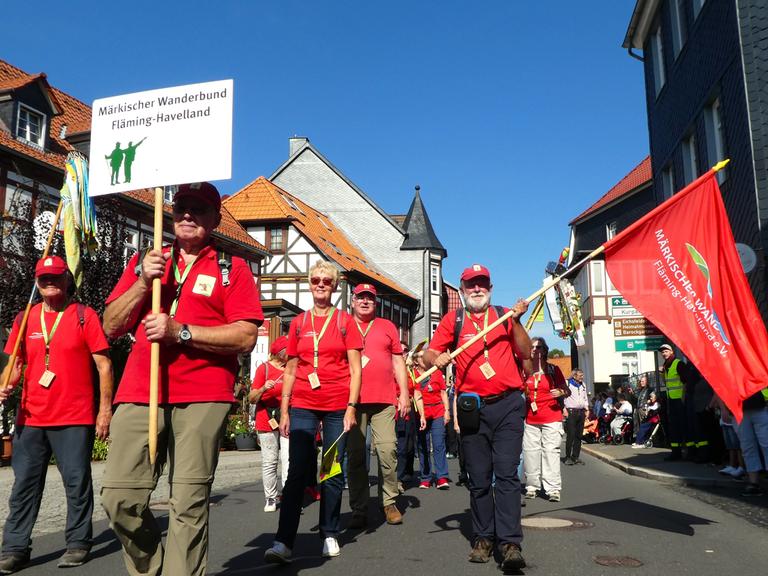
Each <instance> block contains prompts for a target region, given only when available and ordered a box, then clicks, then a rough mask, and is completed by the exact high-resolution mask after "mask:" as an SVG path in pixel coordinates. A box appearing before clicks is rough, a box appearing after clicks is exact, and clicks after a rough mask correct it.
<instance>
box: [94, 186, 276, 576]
mask: <svg viewBox="0 0 768 576" xmlns="http://www.w3.org/2000/svg"><path fill="white" fill-rule="evenodd" d="M220 207H221V198H220V196H219V192H218V190H216V188H215V187H214V186H213V185H211V184H209V183H207V182H204V183H200V184H185V185H183V186H180V187H179V189H178V191H177V192H176V195H175V197H174V204H173V230H174V234H175V240H174V242H173V245H172V246H169V247H166V248H164V249H163V250H151V251H149V252H148V253H147V254H146V255H144V256H143V258H141V259H140V255H139V254H137V255H134V257H133V258H131V261H130V262H129V263H128V266H127V268H126V269H125V272H124V273H123V276H122V277H121V278H120V280H119V281H118V283H117V286H115V288H114V290H113V291H112V294H111V295H110V296H109V298H108V299H107V307H106V310H105V312H104V328H105V330H106V332H107V334H109V335H110V336H112V337H117V336H120V335H123V334H126V333H131V334H133V335H134V337H135V339H136V342H135V344H134V345H133V349H132V350H131V353H130V355H129V356H128V362H127V364H126V367H125V371H124V373H123V377H122V380H121V382H120V387H119V388H118V392H117V395H116V398H115V404H116V406H117V407H116V409H115V415H114V419H113V422H112V446H111V448H110V451H109V457H108V459H107V465H106V470H105V472H104V479H103V482H102V485H103V488H102V503H103V505H104V509H105V510H106V512H107V515H108V516H109V518H110V521H111V524H112V529H113V530H114V531H115V534H116V535H117V537H118V539H119V540H120V542H121V543H122V545H123V552H124V554H123V557H124V560H125V563H126V567H127V569H128V572H129V573H130V574H152V575H156V574H160V573H161V572H162V573H164V574H185V575H202V574H205V571H206V565H207V560H208V502H209V498H210V491H211V484H212V482H213V476H214V472H215V470H216V464H217V462H218V455H219V445H220V443H221V428H222V425H223V424H224V420H225V419H226V417H227V414H228V413H229V410H230V407H231V405H232V402H233V400H234V395H233V392H234V383H235V376H236V373H237V370H238V354H245V353H248V352H250V351H251V350H252V349H253V346H254V344H255V342H256V337H257V335H258V327H259V325H260V324H261V322H262V321H263V314H262V311H261V305H260V303H259V291H258V289H257V287H256V283H255V282H254V279H253V276H252V274H251V270H250V268H249V266H248V264H247V263H246V262H245V261H244V260H242V259H240V258H234V257H232V258H230V257H228V256H227V255H226V254H223V253H221V252H217V250H216V247H215V246H214V245H213V243H212V241H211V233H212V232H213V231H214V229H215V228H216V227H217V226H218V225H219V222H220V221H221V215H220V213H219V210H220ZM155 278H160V279H161V282H162V289H161V312H160V313H159V314H152V313H151V297H150V295H151V293H152V281H153V280H154V279H155ZM153 342H159V343H160V382H159V412H160V414H159V423H158V449H157V461H156V463H155V465H154V466H152V465H151V464H150V462H149V457H148V440H147V420H148V416H149V407H148V403H149V372H150V344H151V343H153ZM166 461H167V462H168V464H169V473H168V475H169V480H170V483H171V491H172V494H173V498H171V500H170V514H169V520H168V537H167V541H166V548H165V551H164V550H163V545H162V541H161V532H162V531H161V529H160V526H159V525H158V524H157V522H156V521H155V518H154V516H153V515H152V513H151V512H150V510H149V498H150V495H151V493H152V491H153V490H154V488H155V486H156V485H157V480H158V478H159V476H160V473H161V471H162V469H163V466H164V465H165V463H166Z"/></svg>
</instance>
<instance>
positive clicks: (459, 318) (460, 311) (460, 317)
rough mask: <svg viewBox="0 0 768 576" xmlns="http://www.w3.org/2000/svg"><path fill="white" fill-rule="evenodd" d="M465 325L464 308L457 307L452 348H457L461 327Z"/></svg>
mask: <svg viewBox="0 0 768 576" xmlns="http://www.w3.org/2000/svg"><path fill="white" fill-rule="evenodd" d="M463 327H464V308H463V307H462V308H456V323H455V325H454V327H453V347H452V348H451V350H456V346H458V344H459V335H460V334H461V329H462V328H463Z"/></svg>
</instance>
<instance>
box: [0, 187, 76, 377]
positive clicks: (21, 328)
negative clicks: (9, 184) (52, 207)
mask: <svg viewBox="0 0 768 576" xmlns="http://www.w3.org/2000/svg"><path fill="white" fill-rule="evenodd" d="M63 207H64V200H63V199H60V200H59V206H58V208H56V215H55V216H54V217H53V225H52V226H51V231H50V232H49V233H48V240H47V241H46V243H45V249H44V250H43V255H42V256H41V258H47V257H48V252H50V250H51V245H52V244H53V237H54V236H55V235H56V228H57V227H58V225H59V217H60V216H61V210H62V208H63ZM35 296H37V282H33V283H32V290H31V291H30V293H29V300H27V307H26V308H25V309H24V316H22V318H21V325H20V326H19V332H18V333H17V334H16V342H14V344H13V352H12V353H11V357H10V358H8V368H9V369H8V370H7V371H6V374H5V380H4V381H3V390H5V389H6V388H8V385H9V384H10V382H11V373H12V372H13V365H14V364H15V363H16V357H17V356H18V355H19V348H20V347H21V340H22V338H23V336H24V333H25V332H26V331H27V321H28V320H29V311H30V310H32V302H33V301H34V300H35Z"/></svg>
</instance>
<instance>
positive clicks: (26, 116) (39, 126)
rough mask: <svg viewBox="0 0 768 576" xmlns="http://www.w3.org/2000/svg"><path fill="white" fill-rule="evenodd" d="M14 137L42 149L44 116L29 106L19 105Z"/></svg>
mask: <svg viewBox="0 0 768 576" xmlns="http://www.w3.org/2000/svg"><path fill="white" fill-rule="evenodd" d="M16 137H17V138H18V139H19V140H23V141H25V142H28V143H30V144H34V145H35V146H40V148H42V147H43V138H44V137H45V115H44V114H42V113H41V112H38V111H37V110H34V109H32V108H30V107H29V106H25V105H23V104H19V115H18V120H17V122H16Z"/></svg>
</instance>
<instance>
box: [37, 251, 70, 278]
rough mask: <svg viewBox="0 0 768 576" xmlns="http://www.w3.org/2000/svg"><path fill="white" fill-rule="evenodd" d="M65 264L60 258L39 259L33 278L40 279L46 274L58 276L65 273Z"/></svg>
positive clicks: (47, 257)
mask: <svg viewBox="0 0 768 576" xmlns="http://www.w3.org/2000/svg"><path fill="white" fill-rule="evenodd" d="M67 269H68V268H67V263H66V262H64V259H63V258H62V257H61V256H46V257H45V258H40V260H38V261H37V264H36V265H35V278H40V276H44V275H46V274H51V275H53V276H59V275H61V274H64V273H65V272H66V271H67Z"/></svg>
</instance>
